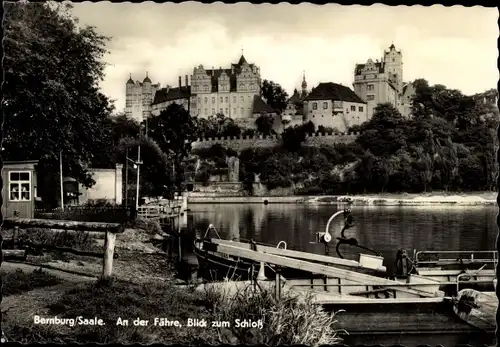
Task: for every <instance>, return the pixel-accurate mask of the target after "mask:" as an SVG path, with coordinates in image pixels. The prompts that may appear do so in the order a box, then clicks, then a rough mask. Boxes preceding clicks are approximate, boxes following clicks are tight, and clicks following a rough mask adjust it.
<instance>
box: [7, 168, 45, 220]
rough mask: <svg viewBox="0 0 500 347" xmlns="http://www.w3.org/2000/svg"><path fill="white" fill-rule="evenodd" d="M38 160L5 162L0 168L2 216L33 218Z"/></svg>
mask: <svg viewBox="0 0 500 347" xmlns="http://www.w3.org/2000/svg"><path fill="white" fill-rule="evenodd" d="M37 164H38V160H26V161H5V162H4V163H3V168H2V180H3V182H4V183H3V187H2V188H3V189H2V199H3V204H2V215H3V216H4V217H5V218H10V217H19V218H33V217H34V214H35V200H36V197H37V174H36V168H35V167H36V165H37Z"/></svg>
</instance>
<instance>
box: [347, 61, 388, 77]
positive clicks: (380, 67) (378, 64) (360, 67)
mask: <svg viewBox="0 0 500 347" xmlns="http://www.w3.org/2000/svg"><path fill="white" fill-rule="evenodd" d="M366 65H367V64H356V68H355V69H354V73H355V74H356V75H361V72H362V70H364V68H365V67H366ZM373 65H375V67H376V68H377V69H378V72H379V73H384V71H385V64H384V63H383V62H375V63H373Z"/></svg>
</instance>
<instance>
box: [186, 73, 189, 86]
mask: <svg viewBox="0 0 500 347" xmlns="http://www.w3.org/2000/svg"><path fill="white" fill-rule="evenodd" d="M185 80H186V87H187V86H189V77H188V75H186V76H185Z"/></svg>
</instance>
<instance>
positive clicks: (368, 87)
mask: <svg viewBox="0 0 500 347" xmlns="http://www.w3.org/2000/svg"><path fill="white" fill-rule="evenodd" d="M374 88H375V86H374V85H373V84H369V85H367V86H366V89H367V90H373V89H374Z"/></svg>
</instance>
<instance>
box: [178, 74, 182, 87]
mask: <svg viewBox="0 0 500 347" xmlns="http://www.w3.org/2000/svg"><path fill="white" fill-rule="evenodd" d="M181 86H182V77H181V76H179V88H180V87H181Z"/></svg>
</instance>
